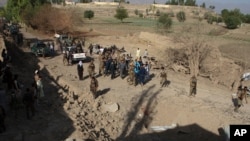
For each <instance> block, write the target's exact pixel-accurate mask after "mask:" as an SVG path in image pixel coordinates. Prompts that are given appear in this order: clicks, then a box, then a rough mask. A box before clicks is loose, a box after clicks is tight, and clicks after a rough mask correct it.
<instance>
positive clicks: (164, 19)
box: [158, 13, 173, 30]
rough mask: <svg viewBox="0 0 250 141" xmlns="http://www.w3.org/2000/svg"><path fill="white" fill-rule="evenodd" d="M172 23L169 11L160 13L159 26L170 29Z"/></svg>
mask: <svg viewBox="0 0 250 141" xmlns="http://www.w3.org/2000/svg"><path fill="white" fill-rule="evenodd" d="M172 24H173V22H172V19H171V18H170V17H169V16H168V14H167V13H163V14H161V15H160V17H159V19H158V27H162V28H164V29H167V30H168V29H170V28H171V26H172Z"/></svg>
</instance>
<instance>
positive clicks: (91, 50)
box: [89, 44, 94, 56]
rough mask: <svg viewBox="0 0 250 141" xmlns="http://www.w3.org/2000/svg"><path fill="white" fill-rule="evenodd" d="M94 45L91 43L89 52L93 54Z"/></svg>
mask: <svg viewBox="0 0 250 141" xmlns="http://www.w3.org/2000/svg"><path fill="white" fill-rule="evenodd" d="M93 48H94V47H93V45H92V44H90V45H89V54H90V55H91V56H92V53H93Z"/></svg>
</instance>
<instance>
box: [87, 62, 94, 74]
mask: <svg viewBox="0 0 250 141" xmlns="http://www.w3.org/2000/svg"><path fill="white" fill-rule="evenodd" d="M88 72H89V77H93V76H94V74H95V64H94V60H91V62H90V64H89V66H88Z"/></svg>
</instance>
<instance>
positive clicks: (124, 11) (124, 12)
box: [115, 7, 128, 22]
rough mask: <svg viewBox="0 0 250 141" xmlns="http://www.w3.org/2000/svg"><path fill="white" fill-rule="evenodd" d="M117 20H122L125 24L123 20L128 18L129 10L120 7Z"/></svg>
mask: <svg viewBox="0 0 250 141" xmlns="http://www.w3.org/2000/svg"><path fill="white" fill-rule="evenodd" d="M115 18H117V19H119V20H121V22H123V19H125V18H128V11H127V9H125V8H123V7H120V8H117V9H116V14H115Z"/></svg>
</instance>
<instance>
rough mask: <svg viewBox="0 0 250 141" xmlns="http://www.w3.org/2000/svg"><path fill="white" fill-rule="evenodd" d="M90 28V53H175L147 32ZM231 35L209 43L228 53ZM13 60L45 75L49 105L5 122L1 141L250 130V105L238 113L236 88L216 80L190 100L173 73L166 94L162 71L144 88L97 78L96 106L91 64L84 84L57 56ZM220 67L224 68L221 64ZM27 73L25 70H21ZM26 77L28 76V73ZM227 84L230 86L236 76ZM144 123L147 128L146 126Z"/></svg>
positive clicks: (202, 136)
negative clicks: (107, 49)
mask: <svg viewBox="0 0 250 141" xmlns="http://www.w3.org/2000/svg"><path fill="white" fill-rule="evenodd" d="M88 28H89V27H87V28H85V29H88ZM91 28H93V29H94V30H93V31H92V32H89V33H87V34H86V36H87V37H86V47H85V48H84V49H85V50H87V47H88V45H89V44H90V43H99V44H101V45H104V46H106V45H111V44H115V45H117V46H118V47H125V50H126V51H127V53H131V55H132V56H135V52H136V49H137V48H140V49H141V53H144V50H145V49H148V51H149V56H156V58H157V59H159V60H161V59H163V58H164V56H165V50H166V48H170V47H178V46H177V45H176V44H175V43H173V42H172V38H171V37H169V36H161V35H159V34H156V33H151V32H147V31H141V32H131V31H129V33H128V31H124V32H122V31H121V30H119V31H117V32H116V31H115V30H112V28H111V27H108V26H107V28H98V27H96V28H95V27H93V26H92V27H91ZM22 32H23V34H24V36H25V38H33V37H38V38H40V39H48V38H50V39H51V37H49V36H45V35H41V34H39V33H37V32H34V31H31V30H28V32H25V31H24V30H22ZM100 33H101V34H100ZM91 35H104V36H91ZM225 36H226V37H225ZM228 36H230V37H231V36H232V35H231V33H227V34H225V35H223V36H222V37H221V36H220V37H219V38H216V37H211V38H209V41H211V43H213V45H214V47H221V46H222V48H223V44H224V43H231V42H233V41H229V40H227V37H228ZM222 39H223V40H222ZM230 39H231V38H230ZM238 42H242V41H238ZM244 42H245V41H244ZM236 43H237V42H236ZM217 49H218V48H217ZM223 49H225V48H223ZM220 50H221V48H220ZM227 50H229V49H227ZM222 54H223V52H222ZM216 55H220V52H216ZM16 56H17V57H18V56H19V57H21V56H23V57H22V59H24V60H23V61H21V62H22V63H16V65H18V64H19V65H20V67H21V66H22V65H21V64H24V65H25V67H27V68H29V70H32V71H33V70H35V68H37V67H40V70H41V72H42V74H43V76H44V77H43V78H44V83H45V92H46V93H45V95H46V100H45V102H44V104H43V105H42V106H41V107H40V111H41V112H39V114H38V115H37V116H35V117H34V119H33V120H32V121H26V120H25V118H19V119H18V120H15V119H13V118H10V120H7V121H6V122H7V125H8V126H9V131H8V132H7V133H4V134H1V135H0V136H1V139H2V138H6V139H7V138H8V137H10V136H12V135H13V134H16V133H18V136H17V137H16V138H14V139H13V140H25V141H26V140H34V139H35V140H67V141H71V140H73V139H75V140H77V141H78V140H87V139H89V140H90V139H91V140H96V141H99V140H100V141H101V140H102V141H103V140H105V141H108V140H122V141H141V140H143V141H153V140H154V141H155V140H162V141H164V140H175V141H190V140H192V141H200V140H207V141H211V140H216V141H222V140H224V137H223V136H222V135H221V128H223V127H225V126H227V125H229V124H250V120H249V119H250V116H249V115H250V106H249V103H248V104H245V103H244V106H243V107H242V108H241V109H240V111H239V112H238V113H237V112H234V111H233V109H234V107H233V103H232V99H231V98H232V97H231V96H232V94H233V93H235V91H231V90H230V89H229V88H228V84H229V83H231V82H229V83H228V84H226V85H219V83H218V82H217V83H214V82H213V81H210V80H209V79H207V78H203V77H198V87H197V96H196V97H193V98H190V97H188V93H189V78H190V76H189V75H185V74H182V73H178V72H174V71H172V70H168V80H169V83H170V84H169V86H168V87H164V88H161V87H160V85H159V81H160V78H159V71H158V70H151V74H152V75H151V76H152V79H151V80H150V81H148V82H147V83H146V84H145V85H144V86H143V87H141V86H136V87H135V86H131V85H128V84H127V82H126V79H121V78H120V77H117V78H116V79H114V80H111V79H110V77H102V76H97V79H98V81H99V88H98V89H99V94H100V96H99V97H98V98H97V99H95V100H94V99H93V98H92V95H91V94H90V92H89V83H90V79H89V78H88V74H87V71H86V70H87V66H88V64H89V62H84V64H83V65H84V70H85V71H84V80H83V81H79V80H78V78H77V70H76V64H74V65H73V66H64V65H63V62H62V55H61V54H60V53H59V52H58V54H57V55H55V56H54V57H46V58H38V59H36V57H34V56H33V55H31V54H30V51H29V49H28V48H20V52H19V54H16ZM90 57H92V58H94V59H95V65H96V72H97V70H98V59H97V57H98V55H93V56H90ZM212 57H214V58H215V59H218V58H216V57H215V56H212ZM219 57H220V58H219V59H220V61H222V63H221V62H220V63H219V64H213V65H217V66H218V67H221V66H223V65H225V64H230V63H233V62H234V61H232V60H229V59H228V58H224V57H222V56H219ZM31 58H32V59H31ZM20 59H21V58H20ZM223 61H225V62H226V63H224V64H223ZM233 64H234V63H233ZM30 65H32V66H33V67H30ZM25 67H22V70H23V71H24V72H25V71H26V69H25ZM224 69H225V68H224ZM225 70H226V69H225ZM32 71H30V72H32ZM227 71H229V70H227ZM226 74H227V73H224V75H223V78H227V77H235V76H230V75H226ZM27 77H30V75H29V74H27ZM215 77H217V76H215ZM218 77H219V76H218ZM220 78H222V76H220ZM21 79H23V80H24V79H26V77H25V76H23V77H22V78H21ZM228 80H230V81H232V80H234V78H231V79H229V78H228ZM224 81H227V79H226V80H224ZM225 86H226V87H225ZM248 101H249V98H248ZM110 104H118V108H119V110H118V111H116V112H110V111H109V110H107V108H105V107H106V106H107V105H110ZM145 111H146V114H145ZM145 125H146V126H147V127H148V128H145ZM171 125H178V126H177V127H176V128H174V129H169V130H166V131H161V132H153V131H152V130H150V129H151V127H153V126H171ZM18 130H19V131H20V130H22V132H21V133H20V132H18ZM1 139H0V140H1Z"/></svg>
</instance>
